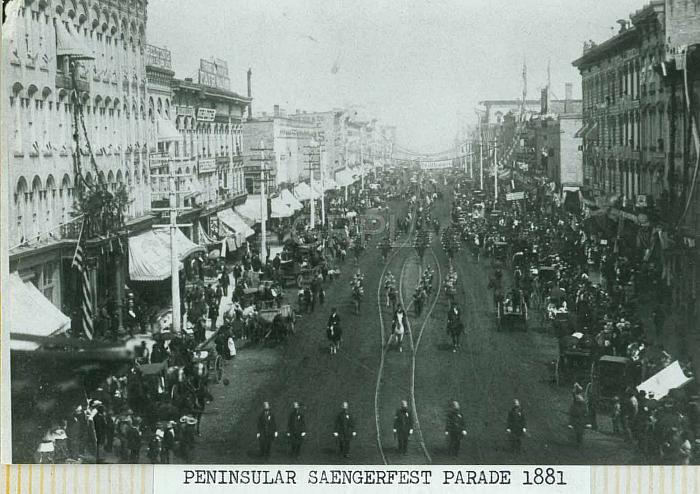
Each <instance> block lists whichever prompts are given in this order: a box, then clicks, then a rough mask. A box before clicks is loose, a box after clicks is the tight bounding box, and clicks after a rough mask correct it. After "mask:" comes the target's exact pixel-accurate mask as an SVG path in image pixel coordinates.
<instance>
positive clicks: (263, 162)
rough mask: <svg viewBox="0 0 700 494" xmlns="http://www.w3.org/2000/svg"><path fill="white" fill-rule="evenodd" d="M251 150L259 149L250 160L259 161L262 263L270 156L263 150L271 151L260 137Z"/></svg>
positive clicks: (264, 258)
mask: <svg viewBox="0 0 700 494" xmlns="http://www.w3.org/2000/svg"><path fill="white" fill-rule="evenodd" d="M251 151H260V158H252V160H251V161H257V162H259V163H260V178H259V179H258V180H259V182H260V237H261V238H260V260H261V261H262V263H263V264H267V183H268V181H269V176H268V173H269V170H268V168H267V163H268V161H271V160H272V158H266V157H265V151H270V152H271V151H273V149H270V148H266V147H265V143H264V142H263V140H262V139H260V147H259V148H251Z"/></svg>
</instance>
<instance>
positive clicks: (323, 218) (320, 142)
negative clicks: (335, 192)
mask: <svg viewBox="0 0 700 494" xmlns="http://www.w3.org/2000/svg"><path fill="white" fill-rule="evenodd" d="M316 136H317V137H318V139H319V140H318V168H319V169H320V171H321V230H324V229H325V228H326V199H325V198H326V182H325V180H324V175H323V135H322V134H319V133H318V132H317V133H316Z"/></svg>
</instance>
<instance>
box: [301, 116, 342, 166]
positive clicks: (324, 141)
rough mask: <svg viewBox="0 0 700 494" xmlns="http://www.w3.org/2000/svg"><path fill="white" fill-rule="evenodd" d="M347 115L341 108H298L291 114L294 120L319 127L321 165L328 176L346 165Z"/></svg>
mask: <svg viewBox="0 0 700 494" xmlns="http://www.w3.org/2000/svg"><path fill="white" fill-rule="evenodd" d="M345 116H346V115H345V111H344V110H341V109H335V110H330V111H325V112H301V111H299V110H297V111H296V112H295V113H294V114H291V115H289V118H291V119H293V120H299V121H302V122H307V123H310V124H313V125H315V126H316V127H317V128H318V129H319V136H320V144H321V151H322V152H321V166H322V167H323V170H324V174H325V175H324V176H326V177H333V176H334V175H335V173H336V172H337V171H338V170H340V169H342V168H344V167H345V136H346V131H345V126H346V119H345Z"/></svg>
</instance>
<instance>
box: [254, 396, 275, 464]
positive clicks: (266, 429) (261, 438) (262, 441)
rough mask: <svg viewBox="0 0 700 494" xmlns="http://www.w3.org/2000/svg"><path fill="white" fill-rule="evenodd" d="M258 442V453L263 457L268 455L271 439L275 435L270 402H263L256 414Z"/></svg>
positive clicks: (273, 417)
mask: <svg viewBox="0 0 700 494" xmlns="http://www.w3.org/2000/svg"><path fill="white" fill-rule="evenodd" d="M257 437H258V443H259V445H260V455H261V456H262V457H263V458H269V457H270V450H271V449H272V441H273V440H274V439H275V438H276V437H277V423H276V422H275V416H274V415H272V410H271V409H270V403H268V402H267V401H266V402H264V403H263V410H262V412H260V415H259V416H258V434H257Z"/></svg>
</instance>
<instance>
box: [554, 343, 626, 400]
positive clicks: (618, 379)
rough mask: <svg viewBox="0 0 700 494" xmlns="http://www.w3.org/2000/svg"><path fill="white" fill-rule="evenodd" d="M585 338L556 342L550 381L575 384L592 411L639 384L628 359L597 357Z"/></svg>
mask: <svg viewBox="0 0 700 494" xmlns="http://www.w3.org/2000/svg"><path fill="white" fill-rule="evenodd" d="M598 350H599V349H598V348H597V346H596V343H595V341H594V340H593V338H592V337H591V336H589V335H584V334H581V333H573V334H572V335H571V336H565V337H563V338H560V339H559V358H558V359H557V362H556V364H555V369H554V382H555V383H556V384H557V385H559V384H563V383H574V382H576V383H578V384H579V385H580V386H581V387H582V388H583V390H584V397H585V399H586V402H587V403H589V404H590V403H594V404H595V406H596V408H600V407H601V406H605V405H608V404H609V402H610V401H611V400H612V399H613V398H615V397H616V396H617V397H622V396H623V395H624V393H625V391H626V390H627V389H628V388H634V387H635V386H637V385H638V384H639V382H640V379H639V376H640V373H639V372H637V371H636V369H635V363H634V362H633V361H632V359H630V358H628V357H622V356H615V355H601V354H600V352H599V351H598Z"/></svg>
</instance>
